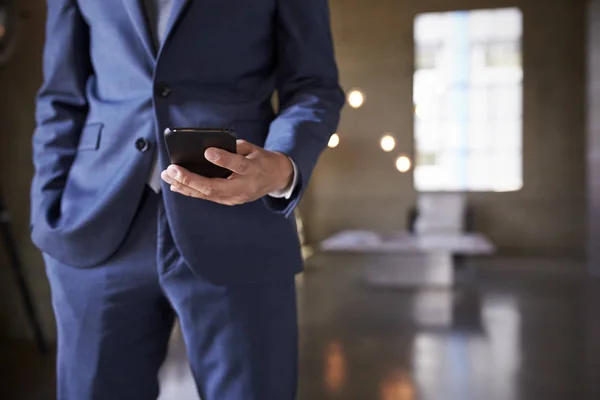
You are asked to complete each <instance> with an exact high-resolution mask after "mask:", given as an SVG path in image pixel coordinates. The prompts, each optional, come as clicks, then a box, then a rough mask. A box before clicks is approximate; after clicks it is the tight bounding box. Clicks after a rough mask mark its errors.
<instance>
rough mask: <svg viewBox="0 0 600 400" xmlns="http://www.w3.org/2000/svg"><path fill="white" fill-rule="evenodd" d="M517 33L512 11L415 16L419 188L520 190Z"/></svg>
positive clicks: (517, 23)
mask: <svg viewBox="0 0 600 400" xmlns="http://www.w3.org/2000/svg"><path fill="white" fill-rule="evenodd" d="M522 31H523V28H522V15H521V12H520V10H519V9H517V8H506V9H491V10H475V11H459V12H448V13H430V14H423V15H420V16H418V17H417V18H416V22H415V42H416V43H415V51H416V54H415V56H416V57H415V77H414V91H413V93H414V102H415V130H414V131H415V145H416V154H417V157H416V159H415V162H416V164H415V169H414V174H415V180H414V181H415V186H416V188H417V189H418V190H423V191H427V190H431V191H440V190H452V191H469V190H473V191H506V190H518V189H520V187H521V185H522V165H521V162H522V161H521V160H522V125H523V116H522V114H523V113H522V109H523V100H522V98H523V85H522V79H523V69H522V54H521V36H522Z"/></svg>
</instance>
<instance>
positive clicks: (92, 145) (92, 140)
mask: <svg viewBox="0 0 600 400" xmlns="http://www.w3.org/2000/svg"><path fill="white" fill-rule="evenodd" d="M102 126H103V125H102V124H101V123H94V124H87V125H85V126H84V127H83V129H82V130H81V136H80V137H79V146H78V147H77V150H78V151H82V150H83V151H85V150H98V149H99V148H100V136H101V133H102Z"/></svg>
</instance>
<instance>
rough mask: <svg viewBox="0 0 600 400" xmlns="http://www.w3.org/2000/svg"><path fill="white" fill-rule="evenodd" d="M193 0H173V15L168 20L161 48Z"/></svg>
mask: <svg viewBox="0 0 600 400" xmlns="http://www.w3.org/2000/svg"><path fill="white" fill-rule="evenodd" d="M191 1H192V0H173V9H172V10H171V15H170V16H169V19H168V21H167V28H166V30H165V36H164V40H163V43H162V46H161V49H162V47H164V46H165V44H166V43H167V42H168V41H169V39H170V37H171V35H172V33H173V30H174V28H175V25H177V23H178V22H179V20H180V18H181V17H182V16H183V14H184V11H185V10H186V8H187V6H188V5H189V4H190V2H191Z"/></svg>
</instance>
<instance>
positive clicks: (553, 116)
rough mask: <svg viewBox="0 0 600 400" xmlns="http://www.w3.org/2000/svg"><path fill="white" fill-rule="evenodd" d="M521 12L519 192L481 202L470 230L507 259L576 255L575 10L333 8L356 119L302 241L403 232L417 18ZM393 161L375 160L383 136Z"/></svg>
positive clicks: (531, 3)
mask: <svg viewBox="0 0 600 400" xmlns="http://www.w3.org/2000/svg"><path fill="white" fill-rule="evenodd" d="M506 6H518V7H520V8H521V9H522V11H523V14H524V39H523V40H524V43H523V48H524V70H525V80H524V160H525V161H524V188H523V190H521V191H519V192H515V193H477V194H472V195H471V196H470V201H471V202H472V204H473V205H474V207H475V210H476V214H477V228H478V229H479V230H481V231H483V232H485V233H486V234H488V235H489V236H491V237H492V239H493V240H494V241H495V242H496V243H497V244H498V245H499V246H500V247H501V249H502V250H504V251H511V252H527V253H531V252H540V253H574V254H582V252H583V249H584V232H585V224H584V217H585V215H584V204H585V202H584V200H585V199H584V194H585V191H584V184H585V181H584V174H585V157H584V153H585V151H584V145H585V143H584V135H585V134H584V119H585V114H584V84H585V82H584V45H585V44H584V33H585V27H584V6H583V2H582V1H576V0H545V1H539V0H516V1H503V0H487V1H484V0H479V1H475V0H451V1H450V0H404V1H397V0H370V1H363V0H332V1H331V8H332V19H333V21H332V23H333V30H334V36H335V41H336V47H337V57H338V61H339V66H340V72H341V77H342V84H343V86H344V88H345V89H347V90H348V89H351V88H353V87H358V88H360V89H361V90H362V91H363V92H364V93H365V96H366V102H365V105H364V107H362V108H361V109H358V110H354V109H351V108H349V107H347V108H346V109H345V111H344V115H343V120H342V124H341V126H340V128H339V132H340V135H341V138H342V139H341V143H340V146H339V147H338V148H336V149H334V150H329V151H328V152H327V153H326V154H325V156H324V157H323V158H322V160H321V162H320V164H319V166H318V169H317V172H316V174H315V177H314V180H313V182H312V187H311V191H310V200H309V201H307V202H306V204H305V207H304V213H305V218H306V224H307V229H308V232H307V234H308V236H309V240H311V241H313V242H316V241H319V240H322V239H324V238H325V237H327V236H328V235H330V234H332V233H334V232H335V231H337V230H339V229H346V228H373V229H399V228H402V227H404V226H405V213H406V209H407V208H408V207H409V206H411V205H412V204H413V203H414V200H415V191H414V189H413V183H412V177H411V176H409V175H410V174H408V175H401V174H399V173H398V172H396V171H395V169H394V160H395V157H396V156H397V154H398V152H400V151H404V152H407V153H411V152H412V149H413V139H412V134H413V130H412V121H413V120H412V92H411V90H412V74H413V59H412V52H413V36H412V29H413V18H414V16H415V15H417V14H419V13H422V12H431V11H444V10H453V9H469V8H486V7H506ZM384 131H390V132H393V133H394V134H395V135H396V138H397V139H398V142H399V143H398V152H394V153H392V154H385V153H383V152H382V151H381V150H379V148H378V139H379V138H380V136H381V134H382V132H384Z"/></svg>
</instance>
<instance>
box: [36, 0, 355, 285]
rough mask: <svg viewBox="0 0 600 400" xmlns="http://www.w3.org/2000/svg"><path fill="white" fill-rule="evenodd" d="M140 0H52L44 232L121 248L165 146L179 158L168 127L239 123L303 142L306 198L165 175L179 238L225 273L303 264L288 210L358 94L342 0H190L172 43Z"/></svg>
mask: <svg viewBox="0 0 600 400" xmlns="http://www.w3.org/2000/svg"><path fill="white" fill-rule="evenodd" d="M140 3H141V2H140V1H139V0H102V1H98V0H49V1H48V19H47V39H46V46H45V50H44V83H43V86H42V87H41V89H40V91H39V94H38V98H37V111H36V119H37V129H36V131H35V134H34V137H33V155H34V164H35V176H34V179H33V183H32V188H31V202H32V214H31V222H32V226H31V235H32V239H33V241H34V243H35V244H36V245H37V246H38V247H39V248H40V249H41V250H42V251H43V252H46V253H48V254H49V255H51V256H53V257H54V258H56V259H58V260H60V261H62V262H63V263H66V264H69V265H72V266H74V267H80V268H88V267H93V266H94V265H97V264H98V263H100V262H103V261H105V260H107V259H108V258H109V257H110V256H111V254H113V253H114V252H115V250H116V249H117V248H118V246H119V245H120V244H121V243H122V241H123V239H124V238H125V236H126V234H127V231H128V228H129V226H130V224H131V222H132V220H133V218H134V216H135V213H136V210H137V208H138V205H139V202H140V198H141V196H142V193H143V190H144V186H145V185H146V181H147V178H148V174H149V171H150V168H151V165H152V162H153V157H154V154H155V152H157V153H158V157H159V162H160V165H161V168H163V169H164V168H166V167H167V165H168V164H169V162H168V159H167V153H166V148H165V144H164V141H163V137H162V132H163V131H164V130H165V128H167V127H173V126H234V127H235V129H236V131H237V133H238V136H239V138H240V139H246V140H248V141H249V142H252V143H255V144H257V145H261V146H264V147H265V148H266V149H268V150H273V151H279V152H282V153H285V154H287V155H289V156H290V157H291V158H292V159H293V160H294V162H295V163H296V164H297V166H298V169H299V172H300V185H299V187H298V190H297V191H296V193H295V194H294V196H293V199H292V200H291V201H285V200H277V199H271V198H264V199H262V200H259V201H256V202H252V203H248V204H244V205H241V206H235V207H228V206H223V205H219V204H216V203H212V202H208V201H204V200H198V199H193V198H188V197H184V196H181V195H179V194H175V193H173V192H171V191H170V190H169V187H168V186H167V185H166V184H164V183H163V184H164V186H163V198H164V202H165V208H166V213H167V218H168V221H169V224H170V227H171V230H172V233H173V236H174V239H175V242H176V244H177V247H178V248H179V250H180V252H181V253H182V255H183V257H184V258H185V259H186V260H187V262H188V263H189V265H190V266H191V267H192V268H193V269H194V271H195V272H196V273H198V274H201V275H202V276H204V277H205V278H207V279H209V280H211V281H213V282H216V283H224V284H229V283H237V282H249V281H256V280H262V279H270V278H277V277H283V276H290V275H291V274H293V273H295V272H297V271H299V270H300V269H301V265H302V261H301V256H300V251H299V242H298V238H297V233H296V227H295V223H294V219H293V218H289V216H290V215H291V214H292V211H293V209H294V207H295V206H296V204H297V203H298V201H299V199H300V198H301V196H302V193H303V191H304V190H305V189H306V186H307V184H308V180H309V178H310V176H311V173H312V170H313V168H314V166H315V163H316V162H317V159H318V157H319V155H320V153H321V152H322V151H323V149H324V148H325V147H326V145H327V141H328V139H329V137H330V135H331V134H332V133H333V132H334V131H335V129H336V127H337V124H338V119H339V112H340V109H341V107H342V105H343V102H344V96H343V93H342V91H341V89H340V87H339V84H338V74H337V68H336V65H335V61H334V55H333V49H332V40H331V34H330V26H329V11H328V7H327V1H326V0H175V1H174V6H173V14H172V15H171V18H170V21H169V23H168V27H167V34H166V39H165V40H164V43H163V45H162V47H161V48H160V49H158V50H157V51H156V50H155V49H154V47H153V44H152V39H151V34H150V32H149V29H148V26H147V24H146V20H145V17H144V15H145V14H144V11H143V9H142V6H141V5H140ZM275 90H277V93H278V99H279V111H278V112H277V113H275V112H274V111H273V107H272V104H271V97H272V94H273V92H274V91H275ZM140 139H144V140H145V141H146V142H147V143H148V144H149V146H148V148H147V149H146V148H145V146H140V143H141V144H143V143H144V141H143V140H140ZM136 143H137V145H136Z"/></svg>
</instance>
